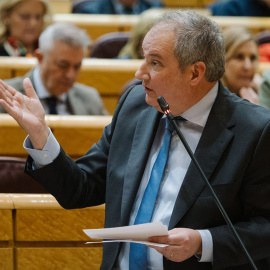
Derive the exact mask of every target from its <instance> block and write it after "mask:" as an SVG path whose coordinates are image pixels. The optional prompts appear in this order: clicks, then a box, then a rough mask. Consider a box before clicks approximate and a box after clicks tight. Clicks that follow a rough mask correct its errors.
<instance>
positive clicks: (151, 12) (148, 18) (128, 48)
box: [118, 9, 164, 59]
mask: <svg viewBox="0 0 270 270" xmlns="http://www.w3.org/2000/svg"><path fill="white" fill-rule="evenodd" d="M162 13H164V11H162V10H160V9H148V10H146V11H144V12H143V13H141V15H140V19H139V22H138V23H137V24H136V25H135V26H134V27H133V28H132V31H131V37H130V38H129V40H128V42H127V44H126V45H125V46H124V47H123V48H122V50H121V51H120V53H119V55H118V58H123V59H143V54H142V42H143V39H144V36H145V35H146V33H147V32H148V30H149V29H150V28H151V26H152V24H153V22H154V21H155V19H157V18H158V17H159V16H160V15H161V14H162Z"/></svg>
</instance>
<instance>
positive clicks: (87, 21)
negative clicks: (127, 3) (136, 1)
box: [53, 0, 270, 40]
mask: <svg viewBox="0 0 270 270" xmlns="http://www.w3.org/2000/svg"><path fill="white" fill-rule="evenodd" d="M194 1H195V0H194ZM53 18H54V19H53V20H54V21H55V22H70V23H74V24H76V25H77V26H79V27H80V28H82V29H85V31H86V32H87V33H88V34H89V35H90V36H91V38H92V39H93V40H95V39H96V38H97V37H99V36H101V35H103V34H105V33H109V32H115V31H119V32H120V31H130V29H131V28H132V27H133V26H134V25H135V24H136V23H137V22H138V20H139V16H138V15H97V14H91V15H89V14H55V15H54V17H53ZM211 18H212V19H213V20H214V21H216V22H217V23H218V24H219V25H220V26H221V27H222V28H224V27H226V26H229V25H242V26H245V27H247V28H248V29H250V30H251V31H252V32H253V33H258V32H260V31H263V30H269V29H270V18H268V17H267V18H266V17H227V16H226V17H219V16H213V17H211Z"/></svg>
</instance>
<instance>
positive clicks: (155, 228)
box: [83, 222, 168, 247]
mask: <svg viewBox="0 0 270 270" xmlns="http://www.w3.org/2000/svg"><path fill="white" fill-rule="evenodd" d="M83 231H84V232H85V233H86V234H87V235H88V236H89V237H90V238H92V239H106V240H104V241H101V242H136V243H141V244H149V245H155V246H161V247H164V246H167V245H164V244H159V243H153V242H148V241H147V240H148V238H149V237H151V236H161V235H168V228H167V226H165V225H163V224H162V222H153V223H145V224H139V225H132V226H124V227H115V228H107V229H91V230H83ZM92 243H99V242H87V243H86V244H92Z"/></svg>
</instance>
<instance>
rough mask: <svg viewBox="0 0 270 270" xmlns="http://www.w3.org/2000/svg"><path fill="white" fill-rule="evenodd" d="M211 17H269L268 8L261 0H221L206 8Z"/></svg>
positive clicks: (269, 9) (269, 10)
mask: <svg viewBox="0 0 270 270" xmlns="http://www.w3.org/2000/svg"><path fill="white" fill-rule="evenodd" d="M208 8H209V9H210V10H211V13H212V15H213V16H251V17H269V16H270V7H269V6H268V5H267V4H266V3H264V2H263V1H262V0H223V1H216V2H214V3H212V4H210V5H209V6H208Z"/></svg>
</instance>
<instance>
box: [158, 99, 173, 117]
mask: <svg viewBox="0 0 270 270" xmlns="http://www.w3.org/2000/svg"><path fill="white" fill-rule="evenodd" d="M157 101H158V104H159V106H160V108H161V110H162V111H163V112H164V113H165V112H166V111H169V110H170V108H169V104H168V103H167V102H166V100H165V99H164V97H158V98H157Z"/></svg>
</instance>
